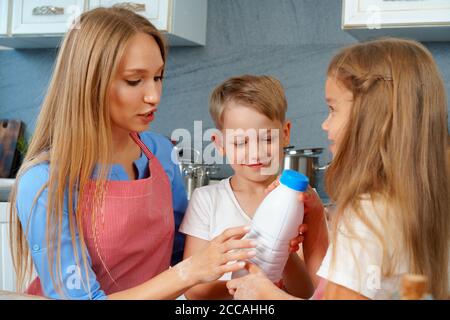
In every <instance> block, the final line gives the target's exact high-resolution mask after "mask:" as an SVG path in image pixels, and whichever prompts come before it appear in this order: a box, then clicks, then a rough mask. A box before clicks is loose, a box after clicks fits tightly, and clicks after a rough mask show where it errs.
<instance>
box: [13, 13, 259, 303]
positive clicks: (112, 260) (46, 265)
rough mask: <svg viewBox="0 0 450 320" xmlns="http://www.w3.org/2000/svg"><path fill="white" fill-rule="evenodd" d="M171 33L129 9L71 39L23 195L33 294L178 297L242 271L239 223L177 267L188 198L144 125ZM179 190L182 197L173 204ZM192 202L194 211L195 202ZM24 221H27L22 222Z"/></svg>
mask: <svg viewBox="0 0 450 320" xmlns="http://www.w3.org/2000/svg"><path fill="white" fill-rule="evenodd" d="M165 53H166V47H165V42H164V40H163V38H162V36H161V34H160V33H159V32H158V31H157V30H156V29H155V27H154V26H153V25H152V24H150V23H149V22H148V20H147V19H145V18H143V17H141V16H139V15H137V14H134V13H133V12H131V11H128V10H124V9H116V8H110V9H104V8H99V9H95V10H92V11H90V12H87V13H85V14H83V15H82V16H81V18H80V23H79V28H78V29H72V30H70V31H69V33H68V34H67V36H66V38H65V40H64V43H63V44H62V47H61V49H60V53H59V56H58V59H57V63H56V67H55V71H54V75H53V78H52V81H51V84H50V87H49V90H48V93H47V96H46V98H45V101H44V104H43V107H42V110H41V113H40V115H39V118H38V121H37V125H36V132H35V134H34V136H33V139H32V141H31V143H30V147H29V150H28V153H27V155H26V157H25V161H24V163H23V165H22V167H21V169H20V171H19V173H18V177H17V183H16V185H15V187H14V190H13V192H12V195H11V203H12V205H11V221H15V225H14V226H13V228H12V229H11V235H12V236H11V237H12V239H11V243H12V250H11V252H13V253H14V257H13V261H14V266H15V269H16V272H17V277H18V289H19V290H21V289H22V288H23V286H24V283H25V282H26V280H27V279H28V277H27V275H29V274H30V273H31V271H32V269H33V265H34V267H35V270H36V272H37V275H38V277H37V278H36V279H35V280H34V281H33V282H32V284H31V286H30V287H29V288H28V293H34V294H39V295H45V296H47V297H50V298H71V299H85V298H91V299H105V298H111V299H169V298H175V297H177V296H179V295H180V294H181V293H182V292H184V291H185V290H187V289H188V288H190V287H191V286H193V285H196V284H199V283H203V282H206V281H211V280H215V279H217V278H219V277H220V276H222V274H223V273H225V272H229V271H231V270H236V269H240V268H242V267H243V265H242V264H239V263H232V264H227V263H228V262H229V261H233V260H237V259H241V258H242V257H243V256H245V257H249V253H246V252H241V253H239V252H235V253H227V252H228V251H230V250H233V249H237V248H244V247H246V248H251V247H252V245H251V244H250V243H249V241H248V240H237V238H240V237H242V236H243V235H244V234H245V233H246V232H247V229H246V228H244V227H240V228H234V229H229V230H226V231H225V232H223V233H222V234H221V235H219V236H218V237H216V238H215V239H214V240H213V241H212V243H211V244H210V245H209V246H208V247H206V248H205V249H204V250H201V251H200V252H198V254H196V255H193V256H192V258H191V259H189V260H187V261H183V262H182V263H180V264H178V265H176V266H175V267H173V268H171V269H169V265H170V257H171V254H172V244H173V239H174V217H173V215H174V212H173V210H175V211H177V210H178V211H183V210H184V207H185V205H186V200H185V199H186V194H185V190H184V188H183V182H182V179H181V176H180V173H179V171H178V168H177V166H176V165H175V164H174V163H172V162H171V160H170V159H171V157H170V154H171V143H170V142H169V141H168V140H167V139H165V138H163V137H162V136H160V135H156V134H153V133H148V132H144V131H145V130H147V128H148V125H149V123H150V122H151V121H153V119H154V115H155V112H156V111H157V107H158V104H159V101H160V97H161V91H162V79H163V74H164V67H165V61H166V54H165ZM172 196H173V201H172ZM183 206H184V207H183ZM17 217H18V218H19V219H17Z"/></svg>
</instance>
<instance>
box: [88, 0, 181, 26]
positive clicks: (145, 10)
mask: <svg viewBox="0 0 450 320" xmlns="http://www.w3.org/2000/svg"><path fill="white" fill-rule="evenodd" d="M184 1H186V0H184ZM170 2H171V0H136V1H131V2H130V1H118V0H91V1H90V2H89V8H90V9H93V8H96V7H121V8H126V9H129V10H132V11H134V12H136V13H138V14H140V15H142V16H144V17H146V18H147V19H148V20H150V22H151V23H153V25H154V26H155V27H156V28H157V29H158V30H161V31H168V30H169V24H168V23H169V6H170V5H171V3H170Z"/></svg>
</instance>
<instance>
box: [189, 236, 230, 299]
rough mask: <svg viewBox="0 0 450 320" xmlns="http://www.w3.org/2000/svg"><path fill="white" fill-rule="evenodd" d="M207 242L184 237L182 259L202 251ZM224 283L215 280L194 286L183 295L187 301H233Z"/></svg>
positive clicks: (192, 237)
mask: <svg viewBox="0 0 450 320" xmlns="http://www.w3.org/2000/svg"><path fill="white" fill-rule="evenodd" d="M208 243H209V241H207V240H203V239H200V238H197V237H194V236H190V235H186V242H185V247H184V257H183V259H187V258H189V257H190V256H191V255H193V254H194V253H195V252H197V251H199V250H202V249H203V248H204V247H206V246H207V245H208ZM226 283H227V282H226V281H222V280H216V281H212V282H209V283H205V284H199V285H196V286H194V287H192V288H190V289H189V290H187V291H186V292H185V293H184V295H185V297H186V298H187V299H189V300H227V299H233V297H232V296H231V295H230V294H229V293H228V289H227V287H226Z"/></svg>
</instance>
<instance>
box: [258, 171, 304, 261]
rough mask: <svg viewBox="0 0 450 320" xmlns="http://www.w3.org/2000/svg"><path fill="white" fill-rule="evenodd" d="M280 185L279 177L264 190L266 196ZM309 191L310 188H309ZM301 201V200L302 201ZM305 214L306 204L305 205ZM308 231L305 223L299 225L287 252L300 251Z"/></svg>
mask: <svg viewBox="0 0 450 320" xmlns="http://www.w3.org/2000/svg"><path fill="white" fill-rule="evenodd" d="M279 184H280V177H278V178H277V179H276V180H275V181H274V182H272V183H271V184H270V185H269V186H268V187H267V188H266V190H265V193H266V195H267V194H269V192H271V191H272V190H273V189H275V188H276V187H278V186H279ZM309 188H310V189H311V187H309ZM311 190H312V189H311ZM301 195H303V193H300V196H301ZM300 201H303V198H302V200H300ZM305 214H306V204H305ZM307 230H308V225H307V224H306V223H304V224H301V225H300V226H299V227H298V233H299V234H298V235H297V237H295V238H294V239H292V240H291V242H290V244H289V252H290V253H292V252H297V251H298V250H299V249H300V244H301V243H302V242H303V240H305V237H304V234H305V232H306V231H307Z"/></svg>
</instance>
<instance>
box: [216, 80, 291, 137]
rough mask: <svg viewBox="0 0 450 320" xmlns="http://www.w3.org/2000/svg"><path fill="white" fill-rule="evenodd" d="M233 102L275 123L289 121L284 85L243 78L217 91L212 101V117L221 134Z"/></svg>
mask: <svg viewBox="0 0 450 320" xmlns="http://www.w3.org/2000/svg"><path fill="white" fill-rule="evenodd" d="M229 102H235V103H241V104H243V105H245V106H246V107H249V108H252V109H254V110H256V111H258V112H259V113H261V114H263V115H265V116H266V117H268V118H269V119H270V120H272V121H274V120H278V121H280V122H281V123H284V121H285V116H286V110H287V101H286V96H285V94H284V89H283V86H282V85H281V82H280V81H279V80H277V79H276V78H274V77H271V76H255V75H242V76H239V77H233V78H230V79H228V80H226V81H225V82H223V83H222V84H220V85H219V86H218V87H217V88H215V89H214V91H213V93H212V94H211V98H210V100H209V113H210V114H211V117H212V119H213V120H214V123H215V125H216V127H217V128H218V129H220V130H222V129H223V115H224V112H225V110H226V107H227V103H229Z"/></svg>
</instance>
